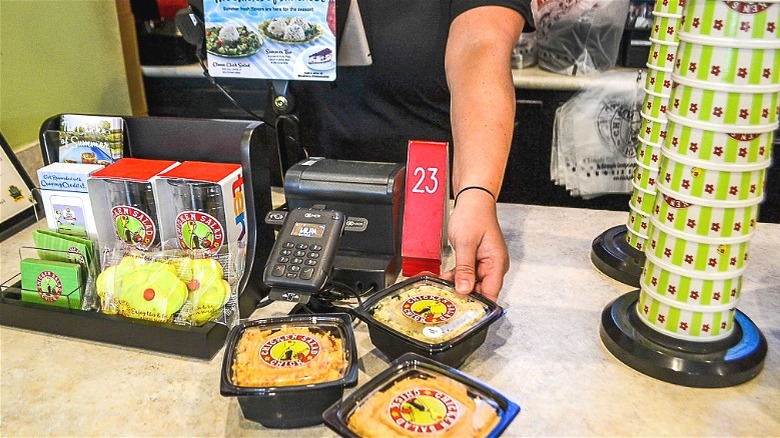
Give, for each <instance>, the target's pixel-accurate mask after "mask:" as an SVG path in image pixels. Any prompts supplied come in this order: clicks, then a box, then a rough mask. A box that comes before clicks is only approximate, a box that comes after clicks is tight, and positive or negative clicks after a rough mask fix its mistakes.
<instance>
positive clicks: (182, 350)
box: [0, 296, 228, 360]
mask: <svg viewBox="0 0 780 438" xmlns="http://www.w3.org/2000/svg"><path fill="white" fill-rule="evenodd" d="M0 325H4V326H8V327H14V328H20V329H25V330H33V331H37V332H44V333H50V334H54V335H60V336H68V337H72V338H79V339H84V340H89V341H97V342H104V343H108V344H115V345H122V346H125V347H132V348H141V349H144V350H152V351H157V352H160V353H168V354H175V355H181V356H188V357H192V358H196V359H206V360H209V359H211V358H213V357H214V356H215V355H216V354H217V352H218V351H219V350H220V349H222V346H223V345H224V344H225V339H226V338H227V334H228V328H227V326H225V325H223V324H215V323H213V322H209V323H206V324H204V325H202V326H200V327H187V326H177V325H173V324H163V323H158V322H152V321H144V320H140V319H132V318H126V317H123V316H119V315H106V314H105V313H99V312H88V311H83V310H72V309H70V310H69V309H64V308H60V307H54V306H46V305H41V304H35V303H27V302H23V301H21V300H18V299H13V298H8V297H5V296H3V297H0Z"/></svg>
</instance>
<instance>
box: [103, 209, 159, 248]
mask: <svg viewBox="0 0 780 438" xmlns="http://www.w3.org/2000/svg"><path fill="white" fill-rule="evenodd" d="M111 218H112V219H113V221H114V230H115V231H116V237H117V238H118V239H119V240H121V241H122V242H124V243H127V244H129V245H133V246H136V247H138V248H148V247H149V246H151V245H152V242H154V236H155V235H156V234H157V227H156V226H155V225H154V221H153V220H152V218H151V217H150V216H149V215H148V214H146V213H145V212H143V211H141V210H139V209H137V208H135V207H130V206H129V205H118V206H116V207H114V208H112V209H111Z"/></svg>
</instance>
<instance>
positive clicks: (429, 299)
mask: <svg viewBox="0 0 780 438" xmlns="http://www.w3.org/2000/svg"><path fill="white" fill-rule="evenodd" d="M457 310H458V308H457V307H456V306H455V303H453V302H452V301H450V300H448V299H446V298H444V297H440V296H437V295H418V296H416V297H412V298H409V299H408V300H406V301H404V302H403V304H402V306H401V311H402V312H403V314H404V315H405V316H406V317H407V318H409V319H411V320H413V321H416V322H419V323H421V324H437V323H441V322H445V321H447V320H449V319H450V318H452V317H453V316H454V315H455V312H457Z"/></svg>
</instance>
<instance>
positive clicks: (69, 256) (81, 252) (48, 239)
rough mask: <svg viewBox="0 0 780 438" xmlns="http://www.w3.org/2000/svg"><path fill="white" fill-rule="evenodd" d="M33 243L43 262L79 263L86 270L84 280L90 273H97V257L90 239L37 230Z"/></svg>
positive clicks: (83, 272)
mask: <svg viewBox="0 0 780 438" xmlns="http://www.w3.org/2000/svg"><path fill="white" fill-rule="evenodd" d="M33 241H34V242H35V247H36V248H37V249H38V257H39V258H41V259H43V260H54V261H60V262H67V263H78V264H79V265H81V266H82V267H83V268H84V269H83V271H82V273H81V275H82V278H83V279H86V278H87V276H88V274H89V273H90V272H92V273H95V272H97V257H96V256H95V253H94V249H93V245H92V241H91V240H89V239H84V238H80V237H75V236H68V235H65V234H59V233H56V232H54V231H50V230H35V231H34V232H33Z"/></svg>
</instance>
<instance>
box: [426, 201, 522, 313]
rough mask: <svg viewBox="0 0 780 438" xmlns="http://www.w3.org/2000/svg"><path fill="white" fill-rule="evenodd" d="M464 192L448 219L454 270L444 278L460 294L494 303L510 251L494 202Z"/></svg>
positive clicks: (505, 271)
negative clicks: (481, 297) (475, 296)
mask: <svg viewBox="0 0 780 438" xmlns="http://www.w3.org/2000/svg"><path fill="white" fill-rule="evenodd" d="M471 192H472V193H469V192H464V193H463V194H462V195H461V196H460V198H459V199H458V204H457V206H456V207H455V209H454V210H453V211H452V214H451V215H450V218H449V227H448V230H447V232H448V235H449V239H450V244H451V245H452V249H453V250H454V252H455V267H454V268H453V269H452V270H450V271H447V272H445V273H443V274H442V278H444V279H446V280H450V281H452V282H454V283H455V289H456V290H457V291H458V292H459V293H463V294H465V293H470V292H472V291H476V292H477V293H479V294H481V295H484V296H485V297H487V298H489V299H490V300H493V301H495V300H496V299H497V298H498V294H499V292H500V291H501V287H502V286H503V284H504V275H505V274H506V273H507V272H508V271H509V252H508V251H507V248H506V242H505V241H504V235H503V234H502V233H501V227H500V226H499V224H498V217H497V216H496V206H495V202H494V201H493V200H492V199H491V198H490V197H489V196H485V194H484V193H482V194H480V193H478V192H476V191H471Z"/></svg>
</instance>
